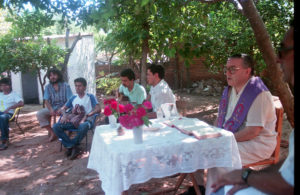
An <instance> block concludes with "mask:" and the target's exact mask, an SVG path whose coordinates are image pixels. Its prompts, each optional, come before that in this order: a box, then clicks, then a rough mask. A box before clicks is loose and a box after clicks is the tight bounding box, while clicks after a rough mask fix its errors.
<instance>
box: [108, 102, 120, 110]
mask: <svg viewBox="0 0 300 195" xmlns="http://www.w3.org/2000/svg"><path fill="white" fill-rule="evenodd" d="M110 106H111V108H112V109H114V110H117V108H118V102H117V101H116V100H114V101H111V102H110Z"/></svg>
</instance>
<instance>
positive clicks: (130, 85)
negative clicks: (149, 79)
mask: <svg viewBox="0 0 300 195" xmlns="http://www.w3.org/2000/svg"><path fill="white" fill-rule="evenodd" d="M134 80H135V74H134V72H133V71H132V70H131V69H125V70H123V71H122V72H121V81H122V84H121V85H120V87H119V91H118V97H119V98H120V100H121V102H122V101H128V100H129V102H130V103H132V104H134V105H138V104H142V103H143V101H144V100H145V99H146V97H147V93H146V90H145V88H144V87H143V86H142V85H139V84H137V83H135V82H134ZM124 96H126V97H128V99H125V97H124Z"/></svg>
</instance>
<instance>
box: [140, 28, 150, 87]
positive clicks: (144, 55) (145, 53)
mask: <svg viewBox="0 0 300 195" xmlns="http://www.w3.org/2000/svg"><path fill="white" fill-rule="evenodd" d="M149 28H150V27H149V24H148V23H145V24H144V29H145V31H146V32H147V36H146V37H145V38H144V40H143V44H142V59H141V85H143V86H144V87H146V85H147V78H146V75H147V56H148V53H149Z"/></svg>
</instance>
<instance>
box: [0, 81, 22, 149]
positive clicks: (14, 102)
mask: <svg viewBox="0 0 300 195" xmlns="http://www.w3.org/2000/svg"><path fill="white" fill-rule="evenodd" d="M0 88H1V90H2V93H0V129H1V145H0V150H5V149H7V147H8V141H9V119H10V118H11V117H12V116H13V114H14V109H15V108H17V107H21V106H24V102H23V100H22V98H21V97H20V96H19V95H18V94H17V93H15V92H14V91H12V87H11V80H10V79H9V78H3V79H1V81H0Z"/></svg>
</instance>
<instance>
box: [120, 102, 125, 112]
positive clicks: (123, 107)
mask: <svg viewBox="0 0 300 195" xmlns="http://www.w3.org/2000/svg"><path fill="white" fill-rule="evenodd" d="M119 111H120V113H124V112H125V106H124V105H123V104H119Z"/></svg>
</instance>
